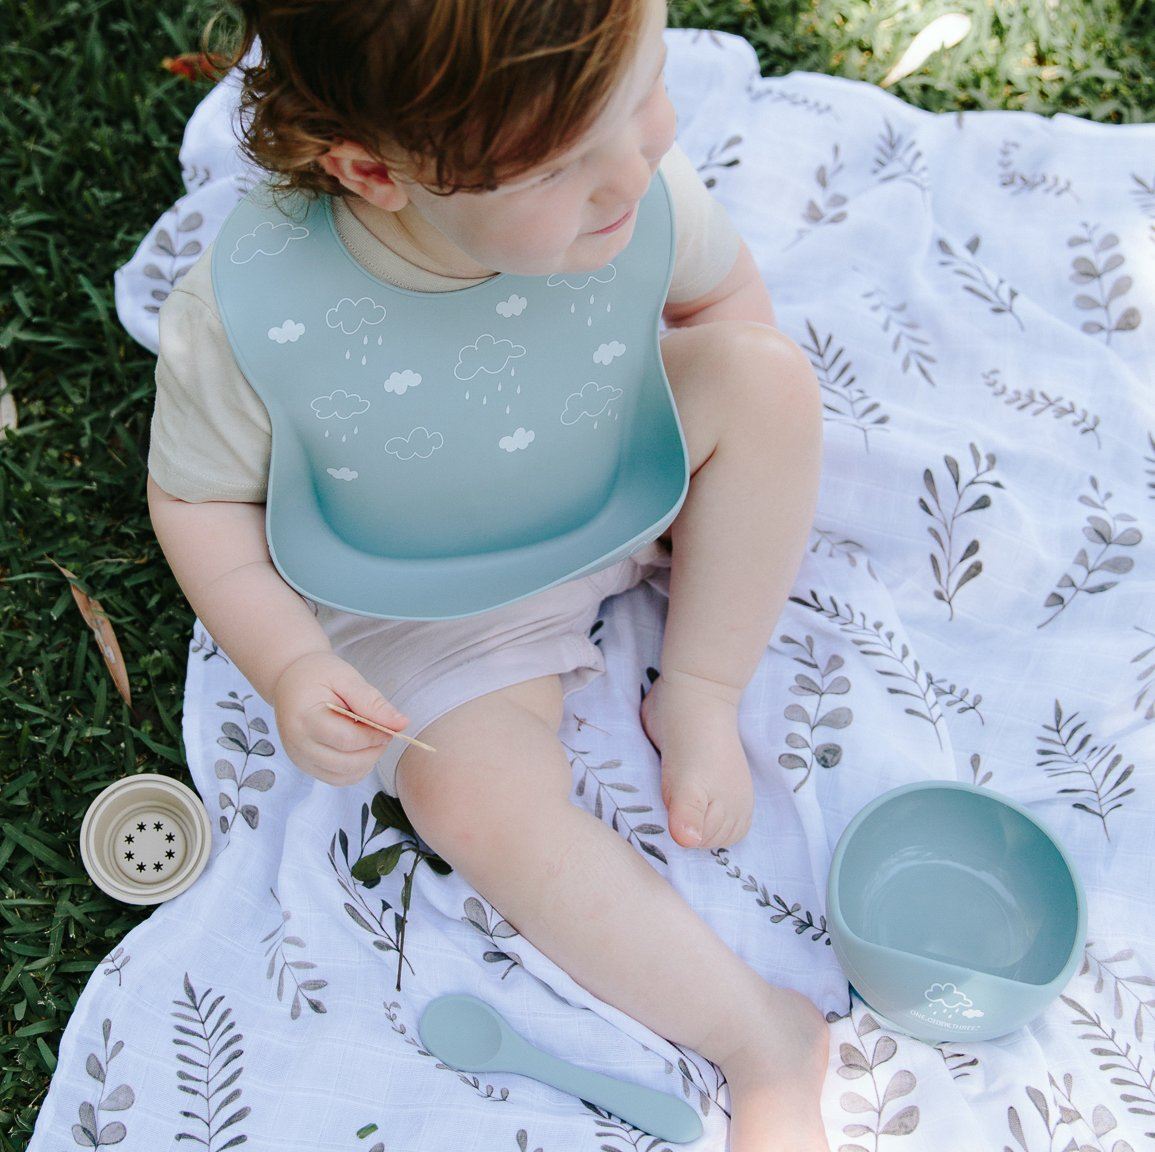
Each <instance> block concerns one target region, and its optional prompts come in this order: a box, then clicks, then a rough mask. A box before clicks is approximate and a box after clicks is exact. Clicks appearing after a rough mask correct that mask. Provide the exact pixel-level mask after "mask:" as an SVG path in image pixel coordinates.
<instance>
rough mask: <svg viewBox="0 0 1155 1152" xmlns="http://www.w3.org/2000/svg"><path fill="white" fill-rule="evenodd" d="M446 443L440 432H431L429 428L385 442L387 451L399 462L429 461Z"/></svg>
mask: <svg viewBox="0 0 1155 1152" xmlns="http://www.w3.org/2000/svg"><path fill="white" fill-rule="evenodd" d="M444 443H445V437H443V436H442V435H441V433H440V432H430V431H429V429H428V428H423V427H419V428H414V429H413V431H412V432H410V433H409V435H408V436H392V437H390V438H389V439H388V440H386V441H385V451H386V452H388V453H389V455H390V456H396V457H397V459H398V460H412V459H413V457H414V456H416V457H417V458H418V459H420V460H428V459H429V457H430V456H432V455H433V453H434V452H436V451H437V449H438V448H440V447H441V446H442V445H443V444H444Z"/></svg>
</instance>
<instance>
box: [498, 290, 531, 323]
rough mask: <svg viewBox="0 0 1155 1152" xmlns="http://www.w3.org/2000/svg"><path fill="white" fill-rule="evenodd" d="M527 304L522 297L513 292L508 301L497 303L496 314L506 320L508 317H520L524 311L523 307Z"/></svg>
mask: <svg viewBox="0 0 1155 1152" xmlns="http://www.w3.org/2000/svg"><path fill="white" fill-rule="evenodd" d="M528 303H529V301H528V300H527V299H526V298H525V297H524V296H519V295H518V294H517V293H516V292H514V293H513V294H512V295H511V296H510V297H509V299H508V300H499V301H498V302H497V314H498V316H504V317H506V318H507V319H508V318H509V317H510V316H520V315H521V314H522V313H523V312H524V311H525V306H526V305H527V304H528Z"/></svg>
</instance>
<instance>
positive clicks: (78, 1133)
mask: <svg viewBox="0 0 1155 1152" xmlns="http://www.w3.org/2000/svg"><path fill="white" fill-rule="evenodd" d="M100 1031H101V1037H102V1039H103V1041H104V1051H103V1053H102V1055H103V1059H102V1058H101V1055H98V1054H97V1053H95V1052H89V1054H88V1059H87V1060H86V1061H85V1063H84V1070H85V1072H87V1073H88V1075H89V1076H91V1077H92V1079H93V1080H95V1081H96V1083H97V1084H99V1085H100V1088H99V1090H98V1091H97V1094H96V1100H95V1101H91V1100H85V1101H84V1102H83V1103H82V1104H81V1105H80V1109H79V1115H80V1122H79V1123H78V1124H73V1125H72V1139H73V1140H75V1141H76V1143H77V1144H78V1145H79V1146H80V1147H81V1148H111V1147H112V1145H114V1144H119V1143H121V1141H123V1140H124V1138H125V1137H126V1136H127V1135H128V1129H127V1128H126V1127H125V1126H124V1124H123V1123H122V1122H121V1121H120V1120H111V1121H108V1122H107V1123H104V1122H103V1117H102V1116H101V1113H102V1112H125V1111H127V1110H128V1109H129V1108H131V1107H132V1106H133V1104H135V1103H136V1096H135V1095H134V1093H133V1091H132V1088H130V1087H129V1085H127V1084H120V1085H118V1086H117V1087H116V1088H114V1089H113V1090H112V1091H111V1092H109V1091H108V1075H109V1070H110V1068H111V1067H112V1062H113V1060H115V1059H116V1058H117V1056H119V1055H120V1053H121V1052H122V1051H123V1050H124V1041H123V1040H117V1041H116V1043H115V1044H113V1045H112V1047H111V1048H110V1047H109V1044H108V1042H109V1040H110V1039H111V1038H112V1021H111V1020H109V1019H107V1018H106V1019H105V1020H104V1022H103V1024H102V1025H101V1029H100ZM105 1093H108V1094H107V1095H105Z"/></svg>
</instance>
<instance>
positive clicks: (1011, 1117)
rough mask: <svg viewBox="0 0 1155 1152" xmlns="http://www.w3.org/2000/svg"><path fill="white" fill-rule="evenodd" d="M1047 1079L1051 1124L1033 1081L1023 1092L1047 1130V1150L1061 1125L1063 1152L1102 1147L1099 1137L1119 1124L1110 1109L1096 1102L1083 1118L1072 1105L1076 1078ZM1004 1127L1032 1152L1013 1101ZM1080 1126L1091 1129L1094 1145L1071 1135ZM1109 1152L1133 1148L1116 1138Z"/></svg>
mask: <svg viewBox="0 0 1155 1152" xmlns="http://www.w3.org/2000/svg"><path fill="white" fill-rule="evenodd" d="M1047 1082H1048V1084H1049V1085H1050V1089H1051V1099H1052V1100H1053V1102H1054V1104H1055V1122H1054V1124H1052V1123H1051V1109H1050V1106H1049V1105H1048V1103H1047V1098H1046V1096H1045V1095H1044V1093H1043V1092H1042V1090H1041V1089H1039V1088H1036V1087H1035V1086H1034V1085H1033V1084H1028V1085H1026V1088H1025V1091H1026V1094H1027V1097H1028V1098H1029V1099H1030V1101H1031V1103H1032V1104H1033V1105H1034V1107H1035V1111H1036V1112H1037V1113H1038V1115H1039V1119H1040V1120H1041V1121H1042V1124H1043V1127H1044V1128H1045V1129H1046V1131H1047V1150H1048V1152H1051V1149H1053V1148H1055V1146H1056V1145H1055V1141H1056V1140H1057V1139H1058V1138H1059V1129H1060V1128H1064V1127H1065V1128H1068V1130H1069V1131H1068V1137H1069V1140H1068V1143H1067V1144H1066V1145H1063V1146H1062V1147H1063V1148H1064V1152H1079V1150H1080V1149H1083V1148H1088V1149H1090V1148H1097V1149H1104V1147H1105V1146H1104V1145H1103V1143H1102V1138H1103V1137H1104V1136H1106V1135H1107V1134H1108V1133H1109V1132H1112V1131H1113V1130H1114V1129H1115V1128H1117V1127H1118V1125H1119V1122H1118V1120H1116V1119H1115V1116H1114V1114H1113V1113H1112V1112H1111V1110H1110V1109H1109V1108H1108V1107H1106V1105H1104V1104H1096V1105H1095V1107H1094V1111H1093V1112H1092V1113H1091V1116H1090V1119H1088V1118H1087V1117H1085V1116H1084V1115H1083V1113H1082V1112H1081V1111H1080V1110H1079V1108H1077V1107H1076V1105H1075V1098H1074V1092H1075V1078H1074V1077H1073V1076H1072V1075H1071V1073H1070V1072H1067V1073H1066V1074H1064V1076H1063V1083H1062V1086H1061V1087H1060V1085H1059V1082H1058V1081H1057V1080H1056V1079H1055V1077H1054V1074H1053V1073H1050V1072H1048V1073H1047ZM1007 1126H1008V1127H1009V1128H1010V1130H1011V1135H1012V1136H1013V1137H1014V1139H1015V1142H1016V1143H1017V1144H1018V1145H1019V1147H1020V1148H1021V1149H1022V1150H1023V1152H1031V1148H1030V1146H1029V1144H1028V1143H1027V1137H1026V1133H1025V1130H1024V1128H1023V1121H1022V1118H1021V1117H1020V1116H1019V1111H1018V1109H1017V1108H1016V1107H1015V1106H1014V1105H1013V1104H1012V1105H1011V1106H1010V1107H1009V1108H1008V1109H1007ZM1081 1128H1085V1129H1089V1130H1090V1132H1091V1135H1092V1137H1093V1138H1094V1140H1095V1143H1094V1144H1093V1145H1092V1144H1088V1143H1087V1142H1086V1141H1085V1140H1083V1141H1080V1140H1079V1139H1078V1137H1077V1136H1075V1135H1074V1133H1075V1132H1078V1131H1079V1130H1080V1129H1081ZM1004 1152H1014V1150H1013V1149H1011V1148H1004ZM1111 1152H1134V1149H1133V1148H1132V1147H1131V1145H1130V1144H1128V1143H1127V1141H1126V1140H1116V1141H1114V1142H1113V1143H1112V1144H1111Z"/></svg>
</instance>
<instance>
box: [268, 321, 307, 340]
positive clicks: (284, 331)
mask: <svg viewBox="0 0 1155 1152" xmlns="http://www.w3.org/2000/svg"><path fill="white" fill-rule="evenodd" d="M304 335H305V325H304V324H300V323H298V322H297V321H296V320H286V321H285V322H284V324H282V325H281V326H280V328H270V329H269V339H270V340H273V341H275V342H276V343H278V344H296V342H297V341H298V340H300V338H301V337H302V336H304Z"/></svg>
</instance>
